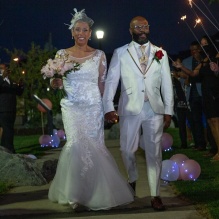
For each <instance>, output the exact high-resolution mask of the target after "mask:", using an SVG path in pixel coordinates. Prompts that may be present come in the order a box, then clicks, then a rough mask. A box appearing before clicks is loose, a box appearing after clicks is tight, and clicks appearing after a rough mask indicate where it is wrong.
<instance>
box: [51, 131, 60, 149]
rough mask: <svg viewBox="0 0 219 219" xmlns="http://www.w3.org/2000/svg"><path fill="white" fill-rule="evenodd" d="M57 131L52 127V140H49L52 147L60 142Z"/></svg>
mask: <svg viewBox="0 0 219 219" xmlns="http://www.w3.org/2000/svg"><path fill="white" fill-rule="evenodd" d="M57 133H58V132H57V130H56V129H53V135H52V140H51V146H52V147H58V146H59V144H60V138H59V136H58V134H57Z"/></svg>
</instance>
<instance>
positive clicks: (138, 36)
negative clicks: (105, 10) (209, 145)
mask: <svg viewBox="0 0 219 219" xmlns="http://www.w3.org/2000/svg"><path fill="white" fill-rule="evenodd" d="M129 31H130V34H131V35H132V42H131V43H129V44H127V45H124V46H122V47H120V48H118V49H116V50H115V51H114V54H113V57H112V60H111V63H110V66H109V71H108V76H107V79H106V83H105V91H104V95H103V103H104V111H105V119H106V120H107V121H108V122H111V123H114V122H117V120H118V116H119V119H120V122H119V123H120V145H121V152H122V158H123V162H124V165H125V167H126V170H127V173H128V179H129V183H130V185H131V186H132V188H133V189H134V190H135V185H136V181H137V179H138V171H137V166H136V159H135V152H136V151H137V149H138V146H139V138H140V132H141V130H142V131H143V135H142V137H143V141H144V149H145V156H146V163H147V174H148V182H149V188H150V193H151V206H152V207H153V208H154V210H159V211H162V210H165V206H164V205H163V203H162V201H161V198H160V174H161V165H162V150H161V144H160V143H161V137H162V134H163V128H167V127H169V125H170V122H171V115H172V114H173V90H172V81H171V74H170V69H169V63H168V57H167V54H166V52H165V51H164V50H162V49H161V48H158V47H156V46H155V45H153V44H152V43H151V42H149V41H148V35H149V24H148V21H147V20H146V19H145V18H144V17H141V16H137V17H134V18H133V19H132V20H131V22H130V29H129ZM120 80H121V94H120V100H119V106H118V115H117V113H116V111H115V109H114V106H113V99H114V95H115V92H116V89H117V86H118V83H119V81H120Z"/></svg>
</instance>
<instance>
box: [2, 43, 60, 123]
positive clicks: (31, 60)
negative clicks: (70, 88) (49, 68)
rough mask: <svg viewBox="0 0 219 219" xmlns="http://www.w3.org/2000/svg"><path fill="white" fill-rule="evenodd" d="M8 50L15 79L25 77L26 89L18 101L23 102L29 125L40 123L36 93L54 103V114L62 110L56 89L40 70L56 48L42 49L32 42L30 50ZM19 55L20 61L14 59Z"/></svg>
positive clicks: (22, 110) (22, 112)
mask: <svg viewBox="0 0 219 219" xmlns="http://www.w3.org/2000/svg"><path fill="white" fill-rule="evenodd" d="M6 52H7V53H8V55H9V56H10V57H11V60H10V69H11V72H12V77H13V80H14V81H19V80H20V79H23V81H24V84H25V89H24V93H23V95H22V97H20V98H18V102H19V101H20V102H23V107H22V109H21V112H18V113H21V114H23V115H24V116H25V118H26V121H27V124H28V125H29V126H32V125H33V126H34V127H36V126H39V125H40V121H41V119H40V112H39V110H38V109H37V107H36V106H37V103H36V101H35V100H34V99H33V95H34V94H36V95H37V96H38V97H39V98H47V99H49V100H50V101H51V102H52V103H53V114H56V113H58V112H60V104H59V102H60V101H59V99H58V96H57V95H55V91H54V90H51V89H50V86H49V79H45V80H44V79H43V77H42V75H41V73H40V70H41V68H42V66H43V65H45V64H46V62H47V60H48V59H49V58H54V56H55V52H56V49H55V48H53V49H50V50H48V49H46V48H45V49H41V48H40V46H37V45H35V44H34V43H32V44H31V48H30V50H29V51H28V52H27V53H25V52H24V51H22V50H17V49H14V50H13V51H9V50H8V49H6ZM15 57H18V61H17V62H15V61H14V60H13V59H14V58H15Z"/></svg>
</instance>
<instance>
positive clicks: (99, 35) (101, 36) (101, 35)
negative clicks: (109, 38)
mask: <svg viewBox="0 0 219 219" xmlns="http://www.w3.org/2000/svg"><path fill="white" fill-rule="evenodd" d="M96 35H97V39H98V41H99V49H102V45H101V40H102V39H103V36H104V32H103V31H102V30H97V31H96Z"/></svg>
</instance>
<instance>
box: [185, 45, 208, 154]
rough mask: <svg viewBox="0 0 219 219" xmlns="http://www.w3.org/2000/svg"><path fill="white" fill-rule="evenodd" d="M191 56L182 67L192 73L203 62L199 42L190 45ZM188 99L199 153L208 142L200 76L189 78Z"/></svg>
mask: <svg viewBox="0 0 219 219" xmlns="http://www.w3.org/2000/svg"><path fill="white" fill-rule="evenodd" d="M190 52H191V56H189V57H188V58H186V59H184V60H183V61H182V65H183V66H185V67H186V68H188V69H190V70H191V71H192V70H194V69H195V68H196V66H197V65H199V63H201V61H202V60H203V56H202V50H201V46H200V45H199V43H198V42H197V41H194V42H192V43H191V44H190ZM185 92H186V99H187V101H188V102H189V106H190V109H191V119H189V124H190V127H191V131H192V135H193V140H194V143H195V146H194V147H195V149H196V150H199V151H204V150H206V141H205V134H204V126H203V103H202V92H201V79H200V76H198V75H196V77H189V85H188V86H186V89H185Z"/></svg>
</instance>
